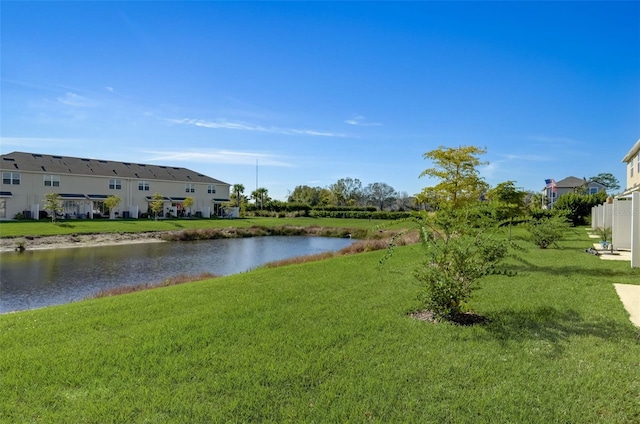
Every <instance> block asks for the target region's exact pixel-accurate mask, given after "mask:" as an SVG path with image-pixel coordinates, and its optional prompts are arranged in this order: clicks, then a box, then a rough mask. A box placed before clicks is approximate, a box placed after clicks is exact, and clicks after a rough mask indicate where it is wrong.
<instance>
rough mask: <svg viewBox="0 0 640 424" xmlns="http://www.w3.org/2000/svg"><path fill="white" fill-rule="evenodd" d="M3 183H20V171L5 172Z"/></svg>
mask: <svg viewBox="0 0 640 424" xmlns="http://www.w3.org/2000/svg"><path fill="white" fill-rule="evenodd" d="M2 184H9V185H20V173H19V172H3V173H2Z"/></svg>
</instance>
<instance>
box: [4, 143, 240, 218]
mask: <svg viewBox="0 0 640 424" xmlns="http://www.w3.org/2000/svg"><path fill="white" fill-rule="evenodd" d="M0 173H1V174H2V184H1V186H0V219H13V218H15V217H16V215H18V214H22V215H23V216H24V217H25V218H35V219H38V218H39V217H41V216H42V215H43V212H42V211H43V210H44V199H45V195H46V194H47V193H52V192H53V193H57V194H59V196H60V198H61V200H62V207H63V211H62V214H63V216H64V217H65V218H81V219H87V218H88V219H93V218H96V217H98V216H103V215H104V214H105V213H107V208H106V206H105V204H104V201H105V199H106V198H107V197H108V196H111V195H113V196H118V197H119V198H120V199H121V201H120V203H119V205H118V206H117V207H116V208H114V210H112V211H109V212H110V213H111V216H112V217H113V216H117V217H121V218H142V217H145V216H146V214H148V213H149V212H150V201H151V198H152V196H153V195H154V193H159V194H161V195H162V197H163V210H162V212H161V213H160V216H165V217H170V216H185V215H190V214H191V215H193V216H202V217H211V216H217V215H221V214H222V213H223V212H222V204H223V203H224V202H227V201H228V200H229V189H230V185H229V184H228V183H225V182H223V181H220V180H217V179H215V178H212V177H209V176H206V175H203V174H201V173H198V172H196V171H192V170H190V169H187V168H181V167H173V166H162V165H150V164H143V163H134V162H116V161H110V160H101V159H89V158H80V157H69V156H56V155H46V154H38V153H28V152H12V153H8V154H4V155H1V156H0ZM187 197H191V198H192V199H193V205H192V206H191V207H190V208H185V206H184V201H185V199H186V198H187Z"/></svg>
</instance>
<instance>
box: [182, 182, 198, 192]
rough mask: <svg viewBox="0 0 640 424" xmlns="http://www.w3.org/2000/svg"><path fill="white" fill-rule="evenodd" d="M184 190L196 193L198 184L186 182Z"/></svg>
mask: <svg viewBox="0 0 640 424" xmlns="http://www.w3.org/2000/svg"><path fill="white" fill-rule="evenodd" d="M184 191H185V192H187V193H195V192H196V186H195V185H194V184H193V183H186V184H185V185H184Z"/></svg>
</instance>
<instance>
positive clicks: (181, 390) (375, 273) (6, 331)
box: [0, 221, 640, 423]
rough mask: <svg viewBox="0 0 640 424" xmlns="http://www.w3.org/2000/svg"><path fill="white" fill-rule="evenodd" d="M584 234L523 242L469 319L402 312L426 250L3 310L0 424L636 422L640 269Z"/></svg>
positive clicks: (408, 307) (410, 302) (478, 297)
mask: <svg viewBox="0 0 640 424" xmlns="http://www.w3.org/2000/svg"><path fill="white" fill-rule="evenodd" d="M237 222H240V221H236V222H234V224H235V223H237ZM590 243H591V242H590V241H589V239H588V238H587V236H586V232H585V231H584V229H576V230H574V232H572V233H571V235H570V239H569V240H567V241H564V242H562V243H561V247H562V249H548V250H539V249H537V248H533V247H532V246H531V248H530V249H527V250H525V251H523V252H521V253H520V255H521V257H522V258H523V259H524V261H513V262H512V263H511V266H510V268H511V270H513V271H516V272H517V275H516V276H511V277H508V276H499V275H496V276H491V277H487V278H485V279H484V280H483V282H482V289H481V290H478V291H477V292H476V293H475V295H474V301H473V305H472V306H473V309H474V310H475V311H476V312H477V313H480V314H483V315H485V316H486V317H488V318H490V319H491V322H490V323H488V324H484V325H479V326H472V327H461V326H455V325H451V324H437V325H434V324H430V323H426V322H422V321H417V320H415V319H412V318H410V317H409V316H408V312H410V311H412V310H414V309H415V308H416V307H417V303H416V300H415V295H416V291H417V288H416V286H415V284H414V282H413V279H412V277H411V270H412V268H413V266H414V265H413V264H414V263H415V262H416V261H417V260H418V258H419V255H420V250H419V246H417V245H413V246H407V247H403V248H398V249H397V251H396V253H395V255H394V256H393V258H392V259H391V260H390V261H389V262H388V263H387V264H386V265H385V267H384V268H383V269H382V270H378V269H377V267H376V265H377V263H378V260H379V259H380V257H381V256H382V255H383V252H381V251H377V252H369V253H364V254H358V255H353V256H345V257H340V258H334V259H329V260H324V261H319V262H311V263H306V264H300V265H291V266H286V267H281V268H274V269H258V270H254V271H252V272H248V273H243V274H239V275H234V276H229V277H224V278H217V279H212V280H207V281H202V282H196V283H190V284H186V285H182V286H172V287H166V288H161V289H155V290H149V291H144V292H137V293H132V294H129V295H124V296H119V297H112V298H104V299H97V300H90V301H83V302H78V303H74V304H70V305H63V306H56V307H50V308H45V309H41V310H35V311H27V312H20V313H15V314H7V315H2V316H0V347H1V353H2V357H1V358H0V359H1V360H0V422H74V423H76V422H82V423H108V422H114V423H123V422H126V423H134V422H140V423H141V422H150V423H156V422H157V423H166V422H174V423H185V422H204V423H217V422H260V423H262V422H272V423H287V422H290V423H301V422H336V423H345V422H379V423H402V422H407V423H483V422H495V423H505V422H511V423H595V422H602V423H638V422H640V408H639V407H638V406H639V405H640V340H639V338H638V337H639V331H638V329H637V328H635V327H634V326H633V325H632V324H631V322H630V321H629V317H628V314H627V313H626V311H625V310H624V308H623V306H622V304H621V302H620V300H619V299H618V298H617V296H616V293H615V290H614V288H613V283H627V284H639V283H640V278H639V277H640V272H638V270H633V269H631V268H630V266H629V263H628V262H614V261H603V260H600V259H599V258H597V257H595V256H592V255H588V254H586V253H584V248H586V247H588V246H589V245H590Z"/></svg>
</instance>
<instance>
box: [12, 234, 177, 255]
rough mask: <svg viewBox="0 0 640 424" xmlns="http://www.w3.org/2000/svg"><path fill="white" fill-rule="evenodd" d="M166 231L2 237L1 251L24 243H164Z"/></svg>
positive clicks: (52, 246) (53, 245)
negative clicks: (163, 237) (163, 238)
mask: <svg viewBox="0 0 640 424" xmlns="http://www.w3.org/2000/svg"><path fill="white" fill-rule="evenodd" d="M165 233H166V232H164V231H163V232H152V233H130V234H129V233H126V234H120V233H114V234H104V233H101V234H69V235H57V236H38V237H15V238H0V252H12V251H15V250H16V249H17V248H19V246H20V245H21V244H22V245H23V246H24V248H25V250H44V249H69V248H77V247H89V246H114V245H121V244H137V243H162V242H164V240H162V238H161V237H162V235H163V234H165Z"/></svg>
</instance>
